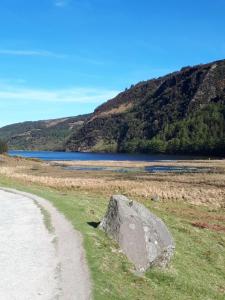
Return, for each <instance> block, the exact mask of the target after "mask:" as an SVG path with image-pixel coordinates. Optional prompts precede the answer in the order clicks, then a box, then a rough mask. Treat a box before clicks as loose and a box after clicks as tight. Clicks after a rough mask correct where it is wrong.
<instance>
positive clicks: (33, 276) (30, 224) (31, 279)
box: [0, 189, 91, 300]
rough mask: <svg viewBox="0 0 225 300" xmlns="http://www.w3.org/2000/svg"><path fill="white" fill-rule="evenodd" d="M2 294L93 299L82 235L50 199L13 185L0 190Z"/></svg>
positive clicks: (19, 299)
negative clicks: (46, 221)
mask: <svg viewBox="0 0 225 300" xmlns="http://www.w3.org/2000/svg"><path fill="white" fill-rule="evenodd" d="M46 211H47V212H48V214H49V215H50V220H51V226H46V224H45V222H44V218H45V216H46ZM43 212H44V213H43ZM48 223H49V222H48ZM0 299H4V300H14V299H15V300H36V299H41V300H53V299H57V300H60V299H62V300H83V299H84V300H87V299H91V284H90V277H89V271H88V267H87V264H86V261H85V255H84V251H83V247H82V237H81V235H80V234H79V233H78V232H76V231H75V230H74V229H73V227H72V225H71V224H70V223H69V222H68V221H67V220H66V219H65V218H64V216H62V215H61V214H60V213H59V212H58V211H57V210H56V209H55V208H54V207H53V206H52V205H51V203H50V202H48V201H46V200H45V199H42V198H40V197H37V196H35V195H31V194H28V193H22V192H18V191H16V190H11V189H1V190H0Z"/></svg>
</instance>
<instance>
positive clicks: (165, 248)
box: [100, 195, 175, 272]
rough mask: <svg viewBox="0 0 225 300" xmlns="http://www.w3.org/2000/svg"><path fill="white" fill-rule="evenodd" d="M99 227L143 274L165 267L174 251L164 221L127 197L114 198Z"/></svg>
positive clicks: (171, 239)
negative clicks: (157, 267) (158, 267)
mask: <svg viewBox="0 0 225 300" xmlns="http://www.w3.org/2000/svg"><path fill="white" fill-rule="evenodd" d="M100 228H101V229H103V230H104V231H105V232H106V233H107V234H108V235H109V236H110V237H112V238H113V239H114V240H115V241H116V242H118V243H119V245H120V248H121V249H122V250H123V252H124V254H125V255H126V256H127V257H128V258H129V260H130V261H131V262H133V263H134V265H135V267H136V269H137V270H138V271H140V272H144V271H146V270H147V269H148V268H149V267H151V266H160V267H165V266H166V265H167V264H168V263H169V261H170V259H171V257H172V255H173V252H174V249H175V245H174V241H173V238H172V236H171V234H170V232H169V231H168V229H167V227H166V225H165V224H164V223H163V221H162V220H161V219H159V218H158V217H156V216H155V215H154V214H152V213H151V212H150V211H149V210H148V209H147V208H146V207H144V206H143V205H142V204H140V203H137V202H135V201H130V200H129V199H128V198H127V197H125V196H121V195H115V196H112V197H111V199H110V202H109V206H108V211H107V213H106V215H105V217H104V219H103V220H102V222H101V224H100Z"/></svg>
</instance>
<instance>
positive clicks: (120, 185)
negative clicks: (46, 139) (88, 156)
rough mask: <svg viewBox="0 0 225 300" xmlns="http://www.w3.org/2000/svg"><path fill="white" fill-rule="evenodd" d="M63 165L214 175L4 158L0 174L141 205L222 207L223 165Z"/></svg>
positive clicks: (224, 195)
mask: <svg viewBox="0 0 225 300" xmlns="http://www.w3.org/2000/svg"><path fill="white" fill-rule="evenodd" d="M62 164H63V165H79V166H84V165H86V166H90V165H91V166H97V165H98V166H114V167H144V166H146V165H148V166H150V165H155V164H157V165H173V166H174V165H175V166H181V165H182V166H201V167H211V168H214V172H213V173H204V174H203V173H200V174H199V173H198V174H195V173H190V174H171V173H162V174H147V173H143V172H132V173H126V174H120V173H114V172H110V171H68V170H64V169H63V168H62V167H61V166H55V165H52V164H51V163H47V162H46V163H45V162H38V161H33V160H28V159H22V158H9V157H4V161H2V162H1V165H0V174H2V175H4V176H7V177H9V178H15V179H20V180H23V181H24V182H31V183H38V184H42V185H43V186H49V187H56V188H59V189H73V190H79V191H85V192H93V193H96V194H97V193H98V194H99V193H101V194H104V195H111V194H113V193H122V194H126V195H128V196H130V197H134V198H138V199H140V200H142V201H145V200H146V199H147V200H149V199H151V198H152V197H153V196H154V195H158V196H159V197H160V198H161V201H165V202H167V201H173V202H175V201H185V202H188V203H191V204H197V205H207V206H210V207H212V206H214V207H225V161H223V160H222V161H217V160H214V161H212V160H209V161H183V162H164V163H147V162H146V163H145V162H116V163H115V162H80V161H79V162H72V163H71V162H62Z"/></svg>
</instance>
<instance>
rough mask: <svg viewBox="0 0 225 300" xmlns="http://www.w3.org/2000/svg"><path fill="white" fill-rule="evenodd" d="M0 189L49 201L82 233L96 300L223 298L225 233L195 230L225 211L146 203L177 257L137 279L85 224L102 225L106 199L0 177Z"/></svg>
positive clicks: (107, 243) (218, 218)
mask: <svg viewBox="0 0 225 300" xmlns="http://www.w3.org/2000/svg"><path fill="white" fill-rule="evenodd" d="M0 185H1V186H4V187H11V188H16V189H18V190H22V191H27V192H30V193H34V194H36V195H38V196H41V197H44V198H46V199H48V200H49V201H51V202H52V203H53V204H54V205H55V207H57V209H58V210H59V211H61V212H62V213H63V214H64V215H65V216H66V217H67V219H69V220H70V221H71V222H72V224H73V226H74V228H75V229H77V230H79V231H80V232H81V233H82V234H83V237H84V247H85V250H86V255H87V260H88V264H89V268H90V271H91V275H92V280H93V295H94V299H96V300H105V299H108V300H120V299H121V300H122V299H132V300H149V299H157V300H158V299H159V300H161V299H163V300H167V299H168V300H169V299H173V300H174V299H179V300H180V299H182V300H183V299H184V300H185V299H187V300H188V299H202V300H203V299H204V300H206V299H212V300H224V299H225V268H224V266H225V233H224V232H223V231H217V230H209V229H207V228H200V227H196V226H193V223H195V224H196V222H199V221H201V222H204V223H206V222H207V224H217V225H221V226H222V224H224V223H225V217H224V211H218V210H215V209H214V210H210V209H208V208H203V207H196V206H193V205H188V204H185V203H182V202H178V203H173V202H171V203H170V202H168V203H165V202H164V203H161V202H159V203H154V202H151V201H146V202H145V205H146V206H147V207H148V208H150V209H151V211H153V212H154V213H156V214H157V215H158V216H159V217H161V218H162V219H163V220H164V221H165V223H166V224H167V225H168V226H169V228H170V230H171V232H172V234H173V236H174V239H175V242H176V254H175V256H174V258H173V260H172V262H171V265H170V267H169V268H168V269H166V270H164V271H163V270H160V269H152V270H150V271H149V272H147V273H146V275H145V276H143V277H138V276H136V275H135V274H134V270H133V267H132V265H131V264H130V263H129V262H128V261H127V260H126V258H125V257H124V256H123V255H122V254H121V253H120V251H119V249H118V247H117V245H116V244H115V243H113V242H112V241H111V240H110V239H108V238H107V236H106V235H105V234H104V233H103V232H101V231H99V230H98V229H96V228H94V227H92V226H90V225H89V224H88V223H91V222H98V221H99V220H101V218H102V217H103V215H104V213H105V210H106V207H107V204H108V199H107V198H105V197H103V196H99V195H96V194H92V193H90V192H84V193H80V192H77V191H74V190H69V189H68V190H60V189H54V188H48V187H43V186H41V185H37V184H30V186H29V187H28V186H27V184H26V183H25V182H23V181H19V180H17V181H16V180H12V179H8V178H5V177H0ZM209 228H217V227H209ZM219 228H220V227H219ZM221 228H222V227H221Z"/></svg>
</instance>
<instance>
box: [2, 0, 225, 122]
mask: <svg viewBox="0 0 225 300" xmlns="http://www.w3.org/2000/svg"><path fill="white" fill-rule="evenodd" d="M224 15H225V1H224V0H216V1H212V0H204V1H203V0H198V1H196V0H195V1H193V0H189V1H182V0H179V1H178V0H171V1H166V0H161V1H152V0H139V1H134V0H129V1H128V0H123V1H121V0H120V1H119V0H82V1H81V0H38V1H34V0H33V1H31V0H1V3H0V126H3V125H6V124H10V123H15V122H19V121H25V120H39V119H48V118H56V117H64V116H72V115H77V114H83V113H87V112H91V111H93V109H94V108H95V107H96V106H98V105H99V104H101V103H102V102H104V101H106V100H108V99H110V98H112V97H113V96H115V95H116V94H117V93H118V92H120V91H122V90H124V89H125V88H126V87H129V86H130V85H131V84H133V83H137V82H139V81H142V80H146V79H150V78H153V77H158V76H160V75H164V74H166V73H169V72H171V71H175V70H178V69H180V68H181V67H183V66H187V65H194V64H199V63H206V62H210V61H213V60H218V59H224V58H225V17H224Z"/></svg>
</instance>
